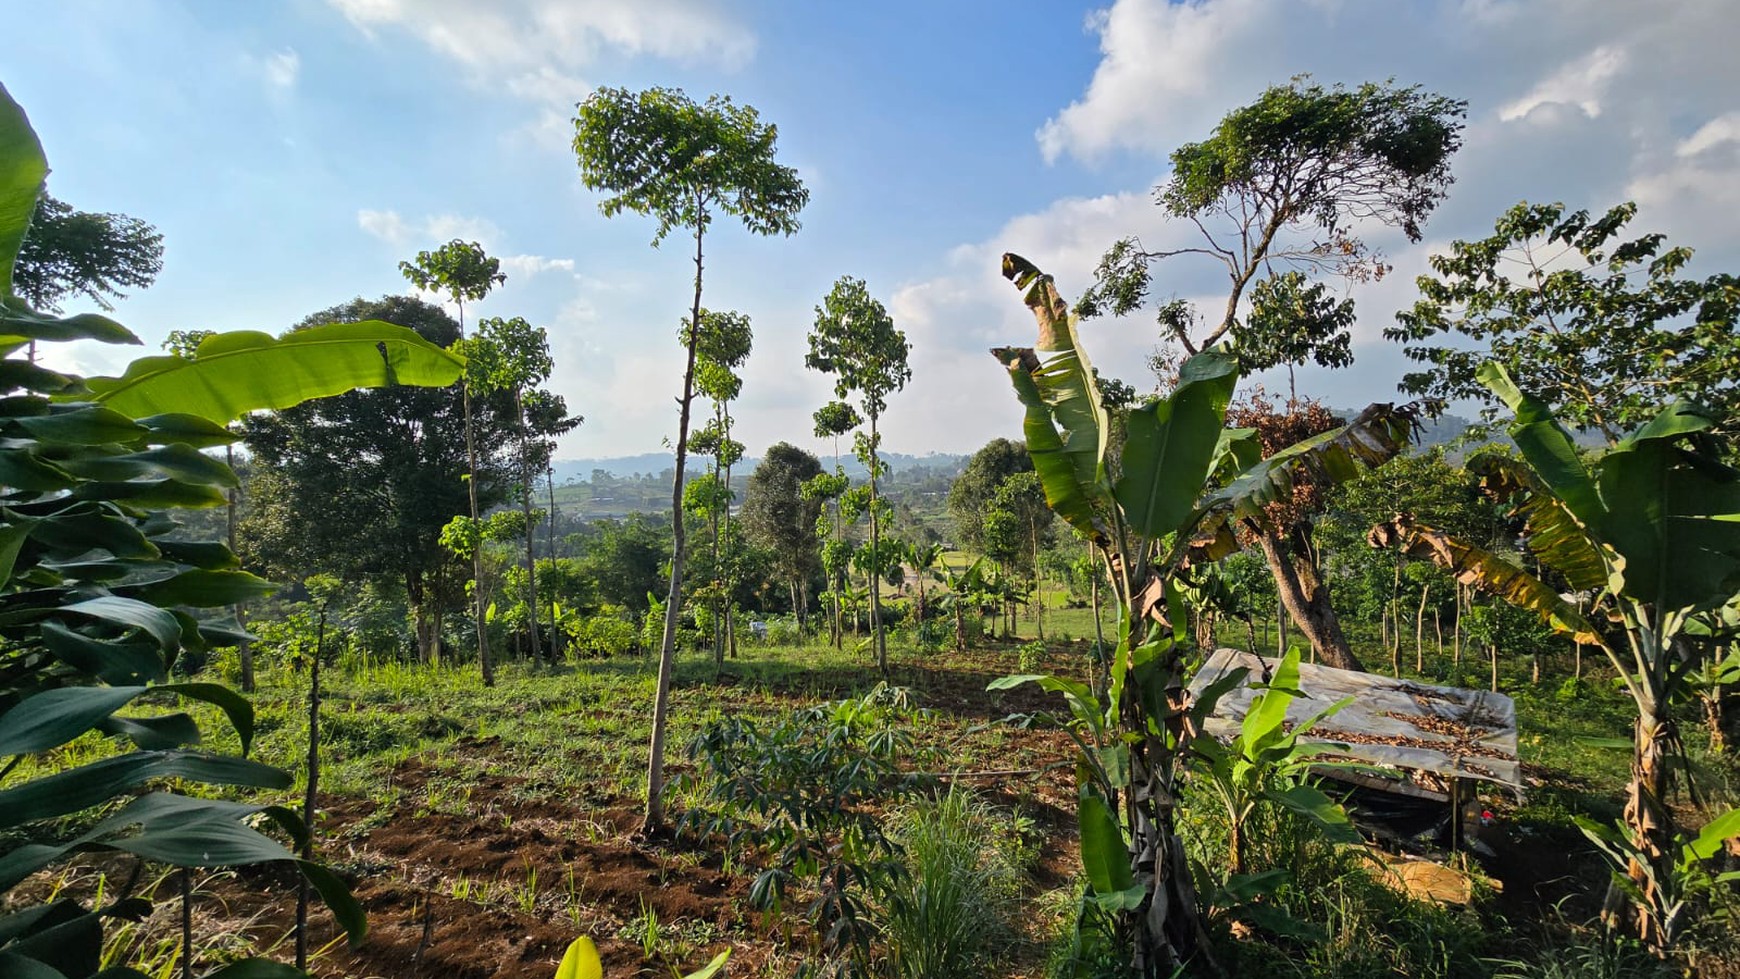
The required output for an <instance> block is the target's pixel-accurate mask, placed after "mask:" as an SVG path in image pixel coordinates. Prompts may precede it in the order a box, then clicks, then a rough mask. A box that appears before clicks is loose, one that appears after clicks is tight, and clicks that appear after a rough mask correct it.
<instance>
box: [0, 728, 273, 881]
mask: <svg viewBox="0 0 1740 979" xmlns="http://www.w3.org/2000/svg"><path fill="white" fill-rule="evenodd" d="M170 777H173V778H185V779H191V780H193V781H196V782H209V783H212V784H214V785H245V786H251V787H253V788H260V789H285V788H289V787H290V776H289V775H287V774H286V773H284V772H283V771H282V770H280V769H277V768H273V767H271V766H270V765H262V764H260V763H259V762H253V761H248V760H247V759H244V758H229V757H225V756H222V755H206V754H196V753H193V752H185V751H135V752H133V753H131V754H126V755H118V756H116V757H113V758H104V759H102V760H101V761H94V762H91V763H90V764H87V765H81V766H79V767H77V768H73V769H69V770H67V771H64V772H56V773H55V774H53V775H48V776H44V777H43V778H38V779H33V780H31V781H29V782H25V783H24V784H22V785H18V786H14V787H12V788H9V789H4V790H0V828H8V827H12V826H21V825H23V824H25V823H28V822H34V821H36V820H40V819H53V818H55V817H57V816H65V815H67V814H68V813H74V812H78V811H79V810H80V809H88V808H90V807H91V806H94V805H97V804H98V803H101V802H106V801H108V800H109V799H112V798H114V797H115V796H117V795H119V794H121V793H123V792H127V791H129V790H131V789H133V788H136V787H138V786H140V785H143V784H144V783H146V782H148V781H150V780H151V779H154V778H170ZM0 886H4V885H0Z"/></svg>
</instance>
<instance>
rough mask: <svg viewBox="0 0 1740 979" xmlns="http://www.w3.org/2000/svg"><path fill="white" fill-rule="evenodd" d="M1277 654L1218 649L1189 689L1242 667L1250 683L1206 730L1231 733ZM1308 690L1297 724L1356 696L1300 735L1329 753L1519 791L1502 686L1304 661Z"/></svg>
mask: <svg viewBox="0 0 1740 979" xmlns="http://www.w3.org/2000/svg"><path fill="white" fill-rule="evenodd" d="M1275 665H1276V660H1274V659H1269V658H1263V657H1259V656H1256V655H1254V654H1252V653H1247V652H1244V651H1242V650H1236V649H1218V650H1216V651H1215V652H1214V654H1213V655H1212V656H1210V657H1209V659H1208V662H1207V663H1204V664H1203V666H1202V669H1201V670H1199V671H1197V674H1196V678H1195V679H1194V680H1192V681H1191V684H1190V692H1191V694H1192V696H1193V697H1194V696H1197V695H1200V694H1201V692H1202V690H1203V689H1204V688H1205V687H1207V686H1208V685H1209V684H1210V683H1213V682H1214V681H1215V680H1216V679H1217V678H1219V677H1220V676H1222V675H1223V674H1225V673H1226V672H1228V671H1229V670H1235V669H1238V668H1240V667H1243V668H1245V669H1247V670H1249V671H1250V682H1249V683H1244V684H1240V685H1239V686H1237V687H1235V688H1234V689H1233V690H1230V691H1228V692H1227V693H1226V694H1225V695H1224V696H1222V697H1221V699H1220V702H1219V703H1218V704H1216V705H1215V709H1214V713H1213V714H1212V715H1211V716H1209V717H1208V718H1207V719H1206V721H1205V722H1204V727H1205V729H1206V733H1208V734H1211V735H1214V736H1216V737H1220V738H1230V737H1233V736H1234V735H1236V734H1237V733H1238V729H1239V724H1240V723H1241V722H1242V721H1243V720H1244V716H1245V713H1246V712H1247V711H1248V710H1250V706H1251V701H1252V700H1253V699H1254V698H1255V697H1256V696H1257V695H1258V694H1259V693H1261V690H1259V689H1256V688H1255V687H1253V684H1257V683H1261V682H1264V681H1265V679H1266V678H1267V676H1268V674H1269V672H1270V671H1272V670H1273V669H1274V667H1275ZM1299 690H1300V692H1301V693H1302V694H1303V696H1301V697H1297V698H1295V699H1294V700H1293V702H1292V703H1290V704H1288V705H1287V720H1288V721H1289V722H1290V723H1294V724H1298V723H1302V722H1304V721H1306V720H1308V719H1310V717H1311V716H1312V715H1313V714H1316V713H1317V712H1318V711H1321V710H1323V709H1324V708H1325V707H1328V706H1330V705H1331V704H1334V703H1336V702H1337V701H1339V700H1342V699H1343V698H1351V702H1350V703H1349V704H1348V705H1347V706H1346V707H1343V708H1342V709H1341V710H1340V711H1339V712H1337V713H1335V714H1332V715H1330V716H1329V717H1327V718H1325V719H1324V720H1323V721H1321V722H1320V723H1319V724H1318V725H1317V726H1316V727H1315V728H1313V729H1312V730H1311V732H1310V733H1309V734H1308V735H1306V736H1305V737H1303V738H1302V739H1301V740H1303V741H1312V742H1325V743H1330V744H1334V745H1336V746H1337V747H1336V748H1334V749H1333V750H1332V751H1331V752H1330V753H1329V754H1330V755H1331V756H1345V757H1346V758H1348V759H1351V760H1355V761H1358V762H1364V763H1367V764H1370V765H1374V766H1377V767H1380V768H1388V769H1397V770H1401V771H1416V772H1433V773H1435V774H1437V775H1440V776H1443V777H1445V778H1468V779H1480V780H1483V781H1487V782H1493V783H1496V784H1498V785H1502V786H1505V787H1506V788H1509V789H1511V790H1512V791H1514V792H1518V793H1520V792H1521V791H1522V788H1523V782H1522V763H1521V761H1519V760H1518V758H1517V749H1516V704H1515V703H1514V702H1513V701H1512V700H1511V699H1510V698H1509V697H1506V696H1505V695H1503V694H1500V693H1488V692H1487V691H1484V690H1463V689H1460V688H1457V687H1438V686H1430V685H1427V684H1422V683H1415V682H1413V681H1411V680H1397V679H1394V678H1392V677H1387V676H1380V675H1378V674H1375V673H1359V672H1355V671H1353V670H1337V669H1333V668H1331V667H1327V666H1317V665H1315V664H1311V663H1301V664H1299Z"/></svg>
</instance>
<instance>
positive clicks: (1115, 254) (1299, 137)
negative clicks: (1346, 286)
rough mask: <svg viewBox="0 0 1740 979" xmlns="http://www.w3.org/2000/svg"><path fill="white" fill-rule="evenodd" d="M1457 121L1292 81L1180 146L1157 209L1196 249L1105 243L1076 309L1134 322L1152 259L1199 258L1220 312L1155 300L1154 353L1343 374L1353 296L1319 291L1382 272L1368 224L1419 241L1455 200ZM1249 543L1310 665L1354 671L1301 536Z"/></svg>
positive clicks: (1400, 96) (1435, 103) (1426, 107)
mask: <svg viewBox="0 0 1740 979" xmlns="http://www.w3.org/2000/svg"><path fill="white" fill-rule="evenodd" d="M1466 111H1467V103H1465V102H1461V101H1458V100H1456V99H1450V98H1445V97H1443V96H1441V95H1434V94H1432V93H1430V92H1426V91H1423V90H1422V89H1420V88H1419V87H1418V86H1410V87H1405V88H1404V87H1398V86H1396V85H1393V84H1389V83H1385V84H1371V83H1368V84H1365V85H1360V86H1359V87H1357V88H1346V87H1343V86H1340V85H1337V86H1334V87H1332V88H1324V87H1323V86H1321V85H1313V84H1308V83H1307V82H1306V80H1304V79H1294V80H1293V82H1291V83H1290V84H1287V85H1277V86H1274V87H1272V88H1270V89H1268V90H1267V91H1265V92H1264V93H1263V94H1262V95H1261V96H1260V97H1259V98H1258V99H1257V100H1256V101H1255V102H1253V103H1251V104H1250V105H1248V106H1244V107H1241V108H1238V109H1235V110H1233V111H1232V112H1230V113H1228V114H1227V115H1226V117H1225V118H1223V119H1222V120H1221V121H1220V124H1219V125H1217V126H1216V127H1215V129H1214V132H1213V133H1211V134H1210V135H1209V137H1208V138H1207V139H1205V140H1203V141H1201V142H1199V143H1187V144H1185V145H1183V146H1181V147H1179V148H1178V149H1177V150H1175V151H1174V152H1173V154H1172V175H1171V176H1170V177H1169V178H1168V179H1167V180H1166V182H1165V183H1163V184H1161V185H1160V186H1159V187H1157V188H1155V202H1156V203H1157V204H1159V205H1160V206H1161V207H1162V208H1164V209H1165V210H1166V212H1167V214H1168V215H1170V216H1172V217H1174V218H1177V219H1179V220H1184V221H1189V222H1191V224H1192V225H1194V226H1195V227H1196V229H1197V230H1198V231H1199V232H1200V237H1199V238H1198V240H1197V241H1196V242H1195V243H1193V244H1190V245H1186V246H1183V247H1180V248H1171V249H1162V250H1153V251H1151V250H1148V249H1147V248H1145V247H1144V246H1143V245H1142V243H1141V241H1139V240H1138V239H1136V238H1125V239H1123V240H1122V241H1119V242H1117V243H1115V244H1114V245H1113V246H1112V247H1111V249H1109V250H1108V251H1107V252H1106V254H1105V257H1104V258H1102V259H1101V261H1100V267H1099V269H1098V271H1097V273H1096V281H1095V283H1094V286H1093V287H1092V288H1091V289H1089V290H1088V291H1087V292H1086V293H1085V294H1083V296H1082V298H1081V300H1080V302H1078V303H1077V304H1076V312H1077V313H1079V314H1080V315H1082V316H1094V315H1098V314H1101V313H1112V314H1115V315H1123V314H1126V313H1131V312H1134V311H1136V310H1138V309H1140V308H1142V307H1143V305H1144V304H1145V303H1146V302H1147V300H1148V293H1149V288H1150V285H1151V282H1152V266H1153V264H1154V263H1156V262H1158V261H1162V260H1166V259H1175V258H1182V257H1185V256H1189V257H1193V258H1197V259H1202V258H1207V259H1210V260H1212V261H1214V262H1216V263H1218V264H1219V265H1221V266H1223V267H1224V268H1225V270H1226V274H1227V283H1228V288H1227V293H1226V302H1225V305H1224V306H1223V307H1222V308H1221V309H1219V310H1216V311H1214V312H1211V313H1209V314H1208V315H1206V316H1204V315H1201V314H1199V313H1198V311H1197V310H1196V308H1195V307H1194V306H1192V305H1191V304H1190V303H1189V302H1187V301H1185V300H1181V299H1171V300H1169V301H1166V302H1162V303H1160V304H1159V305H1158V307H1157V319H1158V322H1159V326H1160V333H1161V338H1162V341H1163V342H1165V343H1169V344H1176V345H1177V346H1178V347H1179V348H1182V350H1183V351H1184V353H1185V354H1189V355H1194V354H1196V353H1197V352H1198V351H1202V350H1207V349H1209V348H1210V347H1212V346H1214V345H1215V344H1217V343H1220V342H1221V341H1223V340H1224V341H1229V342H1230V344H1231V345H1232V347H1233V348H1234V351H1235V354H1236V356H1237V358H1238V362H1239V368H1240V370H1241V371H1243V372H1245V373H1250V372H1253V371H1259V370H1265V369H1268V368H1272V367H1286V368H1287V370H1288V372H1289V377H1290V376H1291V372H1292V369H1293V367H1294V366H1295V365H1300V364H1304V363H1306V362H1308V361H1309V362H1314V363H1316V364H1318V365H1319V366H1322V367H1345V366H1347V365H1348V364H1351V363H1352V362H1353V350H1352V334H1351V327H1352V325H1353V321H1354V309H1353V301H1352V300H1350V299H1337V298H1336V297H1335V295H1334V294H1333V293H1332V292H1331V290H1330V289H1329V282H1326V281H1324V280H1326V279H1327V280H1336V279H1339V280H1341V281H1342V282H1344V283H1345V282H1358V281H1366V280H1370V279H1374V278H1377V277H1380V276H1382V275H1384V274H1385V273H1386V272H1388V271H1389V269H1388V266H1387V265H1385V264H1384V261H1383V257H1382V255H1380V254H1379V253H1378V252H1377V251H1376V250H1375V249H1374V248H1372V247H1371V246H1370V245H1368V244H1367V243H1366V242H1365V241H1364V240H1362V239H1361V238H1360V237H1359V235H1358V233H1357V232H1358V230H1359V228H1360V227H1361V226H1362V225H1369V224H1370V223H1372V222H1377V223H1381V224H1387V225H1391V226H1393V227H1397V228H1400V229H1401V231H1402V233H1403V234H1404V235H1406V236H1407V238H1408V239H1409V240H1410V241H1419V240H1420V236H1421V225H1422V224H1423V223H1424V222H1425V220H1426V218H1427V217H1428V216H1430V215H1431V213H1432V211H1433V210H1434V209H1435V208H1436V207H1437V206H1438V202H1439V201H1441V200H1443V198H1444V195H1445V194H1446V193H1447V192H1448V191H1449V187H1450V183H1451V175H1450V157H1451V156H1452V155H1454V153H1455V152H1456V150H1457V148H1458V147H1459V146H1460V145H1461V141H1462V119H1463V116H1464V115H1465V114H1466ZM1158 360H1159V361H1160V363H1159V372H1162V373H1164V374H1165V375H1170V374H1171V373H1172V370H1173V368H1174V367H1175V366H1176V365H1177V363H1178V359H1177V358H1174V357H1172V356H1170V355H1167V354H1165V353H1162V355H1161V356H1160V357H1159V358H1158ZM1164 380H1169V377H1163V381H1164ZM1258 537H1259V540H1258V543H1259V544H1260V546H1261V547H1262V550H1263V554H1264V556H1265V558H1266V559H1267V561H1268V563H1269V570H1270V572H1271V573H1272V574H1273V575H1274V577H1275V582H1276V586H1277V588H1278V590H1279V593H1280V596H1281V602H1282V604H1283V605H1284V606H1285V607H1286V609H1287V611H1288V613H1289V615H1291V617H1292V618H1293V620H1294V622H1296V623H1297V624H1298V626H1299V628H1300V630H1301V631H1302V632H1304V633H1305V635H1306V636H1307V637H1308V638H1309V639H1310V640H1311V646H1312V649H1313V650H1314V652H1315V653H1316V655H1317V656H1318V657H1319V658H1321V659H1322V660H1323V661H1324V662H1326V663H1329V664H1330V665H1333V666H1339V667H1346V668H1358V667H1359V662H1358V660H1356V659H1355V658H1354V656H1353V650H1352V649H1351V648H1350V647H1349V646H1348V644H1347V640H1346V638H1345V637H1344V636H1343V635H1342V632H1341V627H1340V625H1339V623H1338V622H1337V621H1336V619H1335V611H1334V608H1333V607H1332V606H1331V604H1330V601H1329V591H1328V586H1327V584H1325V583H1324V580H1323V578H1324V576H1323V574H1322V570H1321V569H1320V568H1319V567H1317V558H1316V552H1315V550H1314V549H1313V548H1311V547H1310V545H1309V541H1308V539H1307V536H1306V535H1305V534H1303V533H1300V532H1298V527H1297V525H1295V526H1294V527H1293V528H1285V527H1270V528H1269V529H1267V530H1265V531H1264V532H1263V533H1261V534H1260V535H1258Z"/></svg>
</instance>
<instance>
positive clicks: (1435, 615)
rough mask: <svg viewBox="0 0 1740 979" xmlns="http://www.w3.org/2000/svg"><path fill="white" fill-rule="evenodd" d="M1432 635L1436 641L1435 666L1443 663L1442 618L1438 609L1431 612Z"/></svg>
mask: <svg viewBox="0 0 1740 979" xmlns="http://www.w3.org/2000/svg"><path fill="white" fill-rule="evenodd" d="M1432 635H1433V636H1435V637H1436V638H1437V640H1438V660H1437V664H1436V665H1439V666H1441V665H1443V663H1444V616H1443V615H1441V614H1440V613H1439V611H1438V609H1435V608H1434V609H1433V610H1432Z"/></svg>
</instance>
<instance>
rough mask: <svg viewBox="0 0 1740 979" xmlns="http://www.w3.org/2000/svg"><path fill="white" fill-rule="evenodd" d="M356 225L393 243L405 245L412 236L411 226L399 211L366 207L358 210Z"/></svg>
mask: <svg viewBox="0 0 1740 979" xmlns="http://www.w3.org/2000/svg"><path fill="white" fill-rule="evenodd" d="M356 225H357V227H359V228H361V229H363V230H364V231H366V232H368V233H369V234H371V235H374V236H375V237H376V238H379V239H381V240H382V241H384V242H387V243H388V244H391V245H403V244H404V243H405V242H406V241H409V240H410V238H411V227H410V225H408V224H406V223H405V219H404V218H402V217H399V212H397V211H371V210H369V209H367V208H364V209H362V210H360V211H358V212H356Z"/></svg>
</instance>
